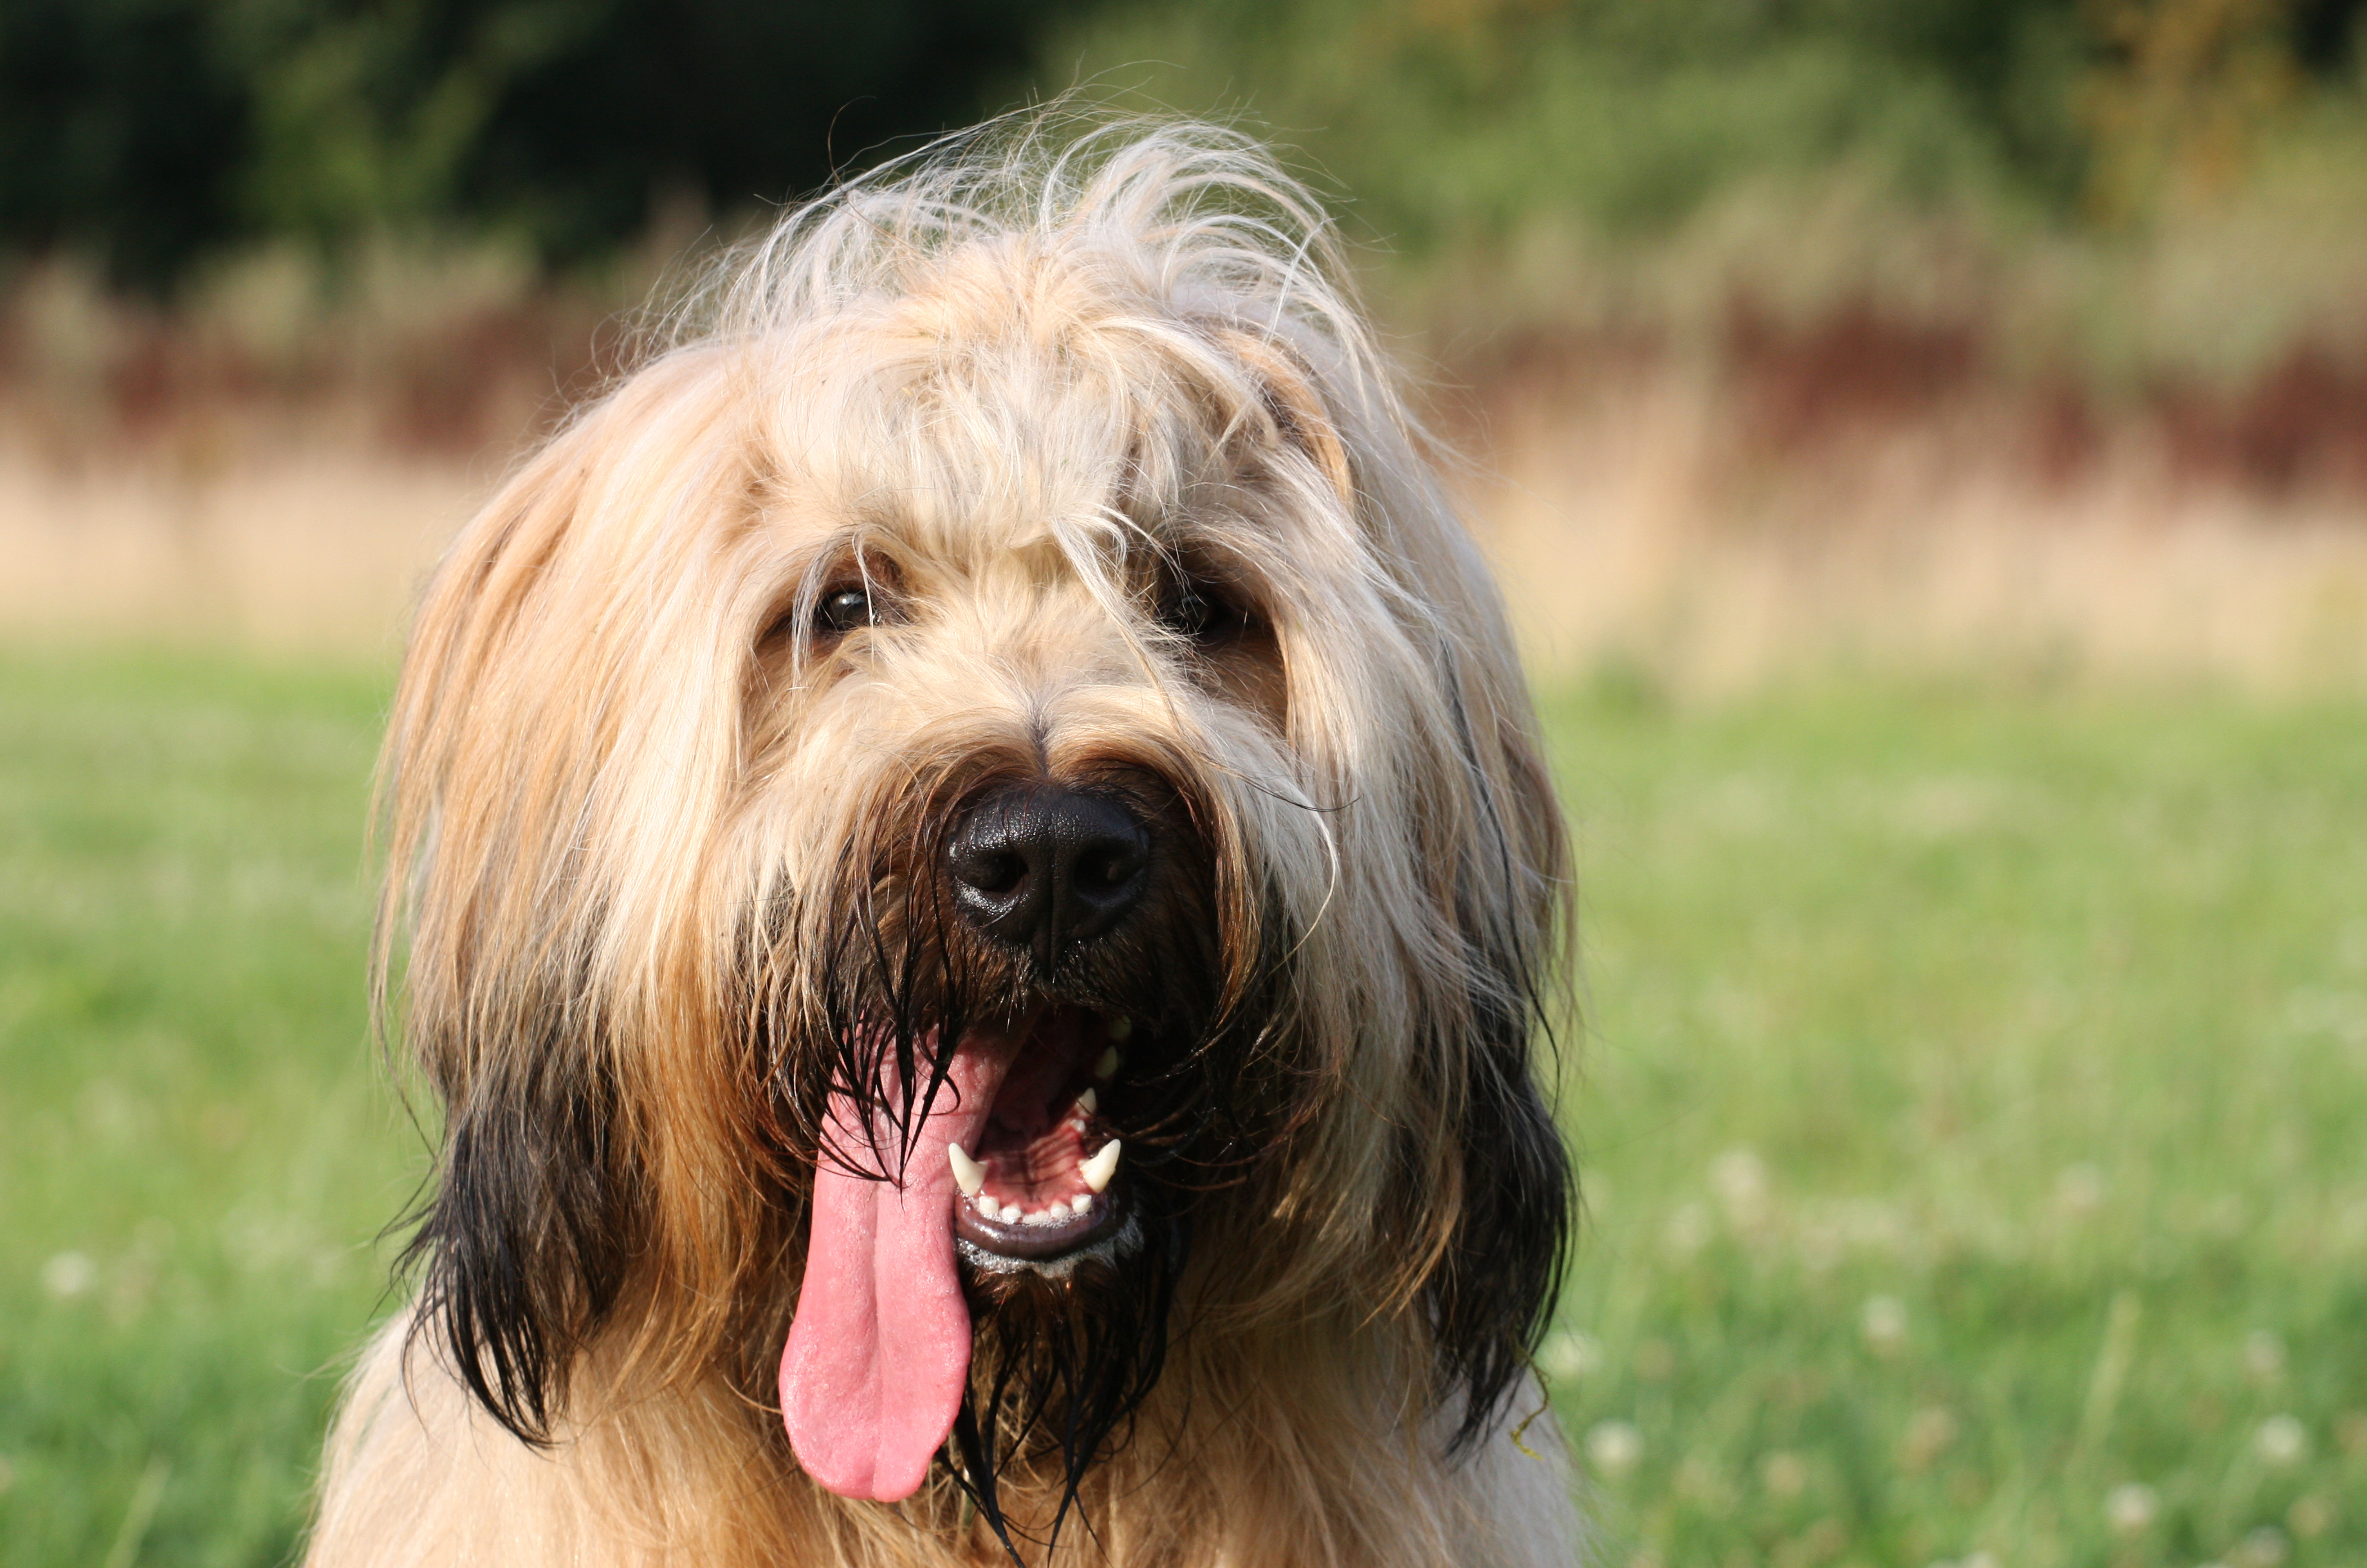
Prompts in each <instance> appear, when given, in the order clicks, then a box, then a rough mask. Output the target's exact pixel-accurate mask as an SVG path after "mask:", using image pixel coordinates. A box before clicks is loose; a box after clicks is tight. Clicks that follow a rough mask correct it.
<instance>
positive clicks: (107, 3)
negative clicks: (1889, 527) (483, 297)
mask: <svg viewBox="0 0 2367 1568" xmlns="http://www.w3.org/2000/svg"><path fill="white" fill-rule="evenodd" d="M2362 14H2367V6H2362V4H2361V0H1194V3H1191V4H1183V3H1179V0H1149V3H1145V0H870V3H868V4H866V5H863V6H839V5H831V4H825V3H822V0H491V3H484V0H479V3H475V4H470V3H467V0H0V243H6V244H9V245H10V246H11V248H14V249H16V250H18V251H20V252H22V251H33V252H40V251H43V250H53V249H58V248H66V249H70V250H74V251H77V252H80V253H83V254H85V255H90V256H96V257H98V258H100V259H102V260H103V261H104V263H105V265H106V266H107V267H108V271H109V273H110V275H111V276H112V277H113V278H115V279H116V280H117V281H118V282H120V283H130V284H134V285H138V286H140V287H142V288H144V289H146V290H150V291H159V290H164V289H165V288H166V287H168V286H170V285H171V284H173V283H174V282H176V280H178V279H179V278H182V277H184V276H185V275H186V274H187V272H188V270H189V268H190V267H191V265H192V264H193V263H196V262H198V261H200V260H202V259H203V258H205V257H207V256H210V255H212V254H216V253H220V252H223V251H226V250H236V249H239V248H243V247H246V246H249V245H252V244H255V243H256V242H259V241H264V240H269V239H285V238H289V237H294V238H300V239H303V240H306V241H309V242H311V243H312V244H316V245H318V246H320V247H322V248H323V249H324V251H327V252H330V253H334V252H335V251H337V250H339V249H340V248H343V247H345V246H347V245H349V244H350V243H351V242H352V241H354V240H355V239H356V238H357V236H368V235H369V234H371V233H376V232H382V231H389V230H391V231H396V232H419V231H423V230H425V231H434V232H445V233H460V234H464V235H469V236H474V237H484V236H487V235H491V236H493V237H496V238H499V239H503V240H505V241H509V242H513V243H523V244H524V245H525V246H526V247H527V249H529V250H530V251H531V252H532V253H533V254H534V255H536V256H538V257H539V258H540V259H541V261H543V262H544V263H546V264H553V263H556V264H567V263H571V262H576V261H580V260H582V259H583V258H585V257H587V256H596V255H599V254H601V253H603V252H605V251H608V250H611V249H613V248H614V247H615V246H617V244H619V243H620V242H623V241H625V240H627V239H628V238H629V237H630V236H632V235H634V234H636V233H640V232H641V231H642V230H643V229H644V228H646V227H648V226H650V225H651V223H652V222H653V221H654V222H658V223H659V226H662V227H663V226H664V225H665V223H666V222H674V223H675V226H676V227H679V222H678V220H679V218H680V217H681V216H682V214H683V213H685V212H689V213H692V214H694V215H696V214H703V213H708V212H717V211H722V212H730V211H733V210H739V209H742V208H745V207H747V206H749V205H751V204H753V203H755V202H757V201H760V200H778V199H785V198H787V197H790V196H793V195H795V194H797V193H798V192H799V191H802V190H806V189H810V188H812V187H816V186H819V185H820V184H821V183H823V182H824V181H825V180H827V179H828V178H829V177H830V176H831V175H832V172H833V170H834V169H840V168H844V167H845V166H848V165H855V164H860V163H861V162H862V161H863V160H864V158H865V156H866V153H870V152H871V151H873V150H876V149H878V147H880V145H881V144H882V143H884V142H891V141H894V140H895V139H899V138H905V137H910V136H912V135H916V134H925V133H928V132H934V131H938V130H941V129H945V128H947V127H949V126H953V125H957V124H961V123H964V122H967V121H969V120H972V119H977V118H979V117H980V115H982V114H985V113H988V112H991V111H992V110H994V109H995V108H1001V107H1004V106H1006V105H1007V104H1009V103H1010V102H1012V101H1014V100H1015V99H1016V98H1018V97H1022V96H1023V95H1024V94H1025V93H1026V92H1028V91H1029V90H1031V87H1032V90H1035V91H1038V92H1041V91H1059V90H1061V89H1063V88H1065V87H1067V86H1069V85H1071V84H1073V83H1075V82H1077V81H1079V80H1082V81H1084V82H1085V83H1086V85H1087V89H1088V91H1089V92H1095V93H1098V92H1101V91H1104V90H1106V89H1110V88H1137V89H1139V91H1140V93H1141V94H1142V95H1143V96H1146V97H1150V98H1152V99H1154V100H1156V101H1159V102H1161V103H1165V104H1169V105H1172V106H1174V107H1177V108H1185V109H1191V110H1195V111H1206V110H1217V111H1225V110H1229V109H1234V108H1248V109H1249V110H1250V111H1251V112H1252V113H1254V114H1255V115H1257V116H1258V117H1259V119H1261V120H1262V121H1263V123H1266V124H1269V125H1271V126H1273V127H1274V128H1275V129H1276V130H1277V131H1280V132H1281V133H1282V134H1284V135H1285V137H1287V138H1293V139H1296V140H1297V141H1299V142H1301V143H1302V144H1303V146H1304V148H1305V150H1306V151H1307V152H1308V153H1310V154H1312V155H1313V156H1315V157H1316V158H1317V159H1319V161H1320V162H1321V163H1322V165H1324V166H1325V167H1327V168H1328V169H1329V170H1331V172H1332V173H1333V174H1334V175H1335V176H1338V178H1339V180H1340V181H1341V183H1342V185H1344V186H1345V187H1347V188H1348V189H1350V190H1352V191H1353V192H1355V193H1356V195H1357V198H1358V199H1359V201H1360V202H1361V203H1362V204H1363V210H1364V212H1365V214H1366V215H1367V216H1368V217H1369V219H1370V221H1371V222H1372V224H1373V225H1374V226H1375V227H1376V228H1377V229H1378V230H1379V231H1381V232H1383V233H1386V234H1387V236H1388V237H1389V238H1390V240H1391V242H1392V243H1393V244H1395V245H1397V246H1398V247H1399V248H1400V249H1401V250H1403V251H1406V252H1409V253H1411V254H1414V255H1417V256H1421V255H1433V254H1438V253H1440V252H1442V251H1444V252H1455V251H1459V250H1462V249H1465V248H1467V247H1469V246H1471V245H1473V244H1480V245H1486V244H1494V243H1499V242H1501V241H1503V240H1504V239H1506V237H1507V236H1512V235H1516V234H1517V233H1520V232H1522V231H1523V229H1524V228H1526V227H1528V226H1530V225H1532V224H1534V223H1535V222H1537V221H1539V220H1540V219H1543V220H1545V221H1548V222H1552V221H1562V222H1575V223H1580V224H1583V225H1586V226H1588V227H1589V228H1591V229H1593V230H1596V231H1600V232H1603V233H1614V234H1615V233H1652V232H1655V231H1659V230H1666V229H1667V228H1668V227H1669V226H1670V225H1672V224H1675V223H1677V222H1682V220H1683V219H1684V218H1685V217H1686V216H1687V215H1688V214H1689V213H1691V212H1693V210H1695V209H1697V208H1699V207H1700V206H1701V205H1702V204H1703V203H1704V201H1705V200H1707V199H1710V198H1712V197H1714V196H1716V194H1718V193H1719V192H1721V191H1723V190H1725V189H1727V188H1728V187H1732V186H1734V185H1735V184H1737V183H1738V182H1743V181H1749V180H1752V179H1764V178H1766V177H1768V176H1777V177H1782V176H1787V175H1799V174H1816V173H1822V172H1828V171H1831V170H1833V169H1836V168H1845V169H1849V170H1852V171H1854V172H1855V173H1856V174H1857V175H1858V176H1861V177H1865V176H1871V177H1873V178H1874V179H1875V180H1877V181H1878V182H1879V183H1881V184H1882V185H1883V186H1885V187H1886V188H1889V189H1891V190H1893V191H1894V192H1896V193H1897V194H1898V195H1900V196H1902V197H1905V198H1907V199H1910V200H1917V201H1922V202H1926V203H1931V202H1952V203H1962V202H1965V201H1967V200H1969V201H1972V202H1975V203H1977V204H1980V205H1983V206H1985V207H1995V206H1997V205H1999V203H2002V204H2003V205H2004V207H2006V208H2007V209H2009V210H2024V211H2033V210H2034V211H2036V212H2038V213H2041V214H2044V215H2047V216H2049V217H2052V218H2055V219H2059V220H2063V221H2067V222H2091V221H2101V222H2105V223H2108V224H2110V223H2125V222H2129V221H2130V220H2132V219H2134V218H2137V217H2141V216H2142V215H2144V214H2145V213H2146V211H2148V210H2150V209H2151V207H2152V206H2153V204H2154V203H2155V202H2156V201H2157V199H2159V197H2160V196H2161V195H2162V194H2163V192H2164V191H2165V190H2166V189H2168V188H2169V187H2172V186H2175V185H2178V184H2180V183H2181V182H2184V183H2189V184H2191V183H2194V182H2196V181H2200V182H2201V183H2203V184H2204V185H2217V186H2221V187H2224V186H2226V185H2229V184H2231V183H2233V182H2235V181H2236V180H2237V178H2238V177H2239V176H2240V175H2241V172H2242V171H2243V169H2244V168H2245V166H2246V160H2247V157H2248V153H2249V152H2250V150H2251V148H2252V146H2253V144H2254V143H2255V142H2257V140H2258V138H2259V131H2260V130H2261V128H2262V127H2263V126H2265V125H2268V124H2270V123H2271V122H2273V121H2274V120H2276V119H2278V117H2280V116H2288V115H2290V114H2291V113H2292V112H2293V110H2294V109H2295V108H2296V107H2297V106H2300V105H2302V104H2304V103H2305V102H2306V101H2309V100H2312V99H2313V98H2318V97H2325V96H2327V93H2328V92H2329V91H2348V90H2349V88H2350V83H2351V77H2352V74H2353V72H2354V69H2355V64H2356V62H2355V56H2356V52H2357V51H2356V48H2355V40H2356V35H2357V33H2358V30H2359V28H2358V23H2359V20H2360V17H2361V15H2362Z"/></svg>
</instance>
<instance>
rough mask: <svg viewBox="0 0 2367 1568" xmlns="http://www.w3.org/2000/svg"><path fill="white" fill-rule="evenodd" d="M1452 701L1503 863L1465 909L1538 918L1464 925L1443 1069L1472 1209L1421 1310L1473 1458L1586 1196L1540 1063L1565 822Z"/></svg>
mask: <svg viewBox="0 0 2367 1568" xmlns="http://www.w3.org/2000/svg"><path fill="white" fill-rule="evenodd" d="M1450 668H1451V665H1450ZM1449 679H1450V682H1451V683H1452V682H1453V677H1452V676H1450V677H1449ZM1449 689H1450V690H1451V691H1453V692H1454V694H1455V702H1454V708H1455V724H1456V730H1457V735H1458V739H1459V740H1460V742H1461V744H1462V746H1463V750H1464V756H1465V757H1466V759H1467V761H1468V762H1469V764H1470V767H1471V777H1472V778H1473V783H1474V788H1475V790H1476V792H1477V796H1478V807H1479V811H1480V813H1481V816H1482V821H1483V824H1484V825H1485V828H1486V830H1487V834H1488V840H1489V850H1490V851H1491V853H1490V856H1489V858H1490V859H1491V860H1492V862H1493V864H1492V866H1490V867H1489V870H1490V871H1491V872H1492V873H1493V875H1492V876H1489V877H1479V876H1474V877H1473V878H1472V879H1471V881H1470V883H1467V886H1466V888H1465V889H1464V891H1463V892H1462V893H1461V895H1460V896H1461V897H1462V898H1464V899H1466V900H1468V899H1473V898H1478V899H1491V900H1493V899H1513V900H1518V901H1521V902H1523V903H1526V904H1527V905H1528V907H1527V908H1526V909H1524V910H1519V911H1513V912H1499V913H1500V914H1504V913H1509V918H1496V919H1489V918H1483V917H1481V916H1480V915H1478V913H1477V912H1476V911H1474V910H1473V909H1471V908H1468V907H1466V908H1463V909H1460V910H1458V912H1457V913H1458V915H1459V920H1458V924H1460V925H1461V926H1462V927H1463V930H1464V932H1465V933H1466V940H1467V943H1468V944H1469V963H1470V970H1471V973H1472V975H1473V976H1474V983H1473V985H1472V988H1471V994H1470V995H1469V997H1468V1000H1467V1006H1466V1011H1465V1016H1464V1017H1463V1019H1462V1024H1463V1027H1464V1028H1465V1029H1466V1030H1467V1038H1466V1039H1465V1040H1463V1041H1462V1042H1461V1043H1462V1049H1461V1050H1460V1051H1454V1052H1451V1053H1449V1055H1448V1058H1447V1059H1448V1060H1450V1061H1455V1062H1459V1063H1460V1064H1461V1069H1462V1081H1461V1082H1460V1083H1458V1084H1455V1085H1450V1089H1451V1091H1452V1094H1453V1098H1452V1099H1451V1101H1450V1103H1452V1104H1454V1105H1455V1106H1456V1107H1457V1108H1459V1111H1460V1116H1459V1118H1458V1120H1457V1124H1456V1126H1455V1132H1454V1138H1455V1144H1454V1147H1455V1154H1456V1158H1457V1160H1458V1161H1459V1163H1460V1166H1461V1176H1462V1181H1461V1198H1462V1202H1461V1204H1460V1205H1459V1207H1458V1210H1457V1213H1456V1218H1455V1228H1454V1231H1453V1233H1452V1234H1451V1235H1450V1237H1449V1238H1448V1243H1447V1247H1446V1251H1445V1256H1444V1257H1443V1258H1442V1259H1441V1260H1440V1265H1439V1267H1438V1268H1437V1270H1436V1272H1435V1273H1433V1275H1432V1277H1431V1278H1430V1280H1429V1281H1428V1283H1427V1285H1426V1288H1425V1295H1426V1302H1427V1305H1428V1307H1429V1309H1430V1316H1431V1324H1432V1331H1433V1336H1434V1338H1433V1344H1434V1345H1435V1346H1436V1356H1437V1358H1438V1363H1439V1369H1440V1371H1441V1372H1442V1373H1443V1374H1444V1383H1445V1385H1446V1386H1447V1387H1448V1388H1449V1389H1452V1390H1459V1391H1460V1392H1461V1393H1462V1395H1463V1404H1462V1415H1461V1419H1460V1421H1459V1423H1458V1424H1457V1426H1456V1428H1455V1435H1454V1437H1453V1440H1452V1443H1451V1445H1450V1446H1451V1447H1452V1448H1454V1449H1468V1448H1469V1447H1470V1446H1472V1445H1473V1444H1475V1443H1476V1442H1478V1440H1479V1439H1481V1438H1482V1437H1485V1436H1486V1435H1487V1434H1488V1433H1489V1431H1490V1430H1492V1429H1493V1428H1494V1426H1495V1425H1496V1421H1497V1418H1498V1415H1500V1413H1501V1410H1502V1408H1503V1405H1504V1403H1505V1402H1506V1401H1507V1400H1508V1399H1510V1398H1511V1396H1512V1392H1513V1391H1514V1390H1515V1389H1516V1388H1518V1386H1519V1384H1520V1381H1521V1378H1522V1376H1523V1373H1524V1372H1525V1371H1526V1370H1527V1369H1528V1368H1529V1367H1530V1366H1531V1365H1532V1364H1533V1357H1534V1352H1535V1348H1536V1344H1537V1340H1538V1338H1539V1336H1540V1335H1543V1334H1544V1332H1545V1329H1546V1324H1548V1323H1550V1322H1551V1321H1552V1317H1553V1308H1554V1302H1555V1300H1556V1298H1557V1296H1558V1295H1559V1294H1560V1290H1561V1281H1562V1274H1563V1270H1564V1269H1565V1267H1567V1265H1568V1263H1569V1248H1570V1241H1571V1227H1572V1223H1573V1216H1574V1214H1575V1212H1576V1208H1577V1199H1578V1181H1577V1173H1576V1171H1575V1170H1574V1169H1573V1168H1572V1166H1571V1164H1570V1159H1569V1149H1568V1146H1567V1145H1566V1144H1564V1142H1562V1135H1561V1129H1560V1128H1559V1127H1558V1126H1557V1124H1556V1123H1555V1120H1554V1116H1553V1110H1552V1108H1551V1107H1550V1106H1548V1105H1547V1104H1546V1098H1545V1096H1544V1095H1543V1094H1542V1093H1541V1092H1540V1091H1539V1089H1538V1085H1537V1080H1536V1063H1535V1055H1536V1052H1535V1049H1534V1047H1533V1041H1535V1040H1536V1039H1538V1038H1539V1037H1542V1038H1543V1039H1544V1040H1546V1044H1547V1046H1548V1047H1549V1048H1550V1046H1551V1045H1552V1042H1553V1019H1552V1017H1551V1016H1550V1012H1549V1008H1548V1001H1549V998H1550V997H1552V996H1553V995H1554V994H1557V989H1556V988H1557V983H1558V976H1557V972H1556V966H1557V965H1558V964H1559V963H1560V962H1561V961H1562V955H1563V948H1562V944H1561V942H1560V940H1559V939H1558V938H1559V937H1560V936H1561V935H1562V933H1563V929H1564V928H1565V927H1566V917H1567V915H1568V913H1569V908H1568V904H1567V903H1566V900H1567V898H1568V881H1567V877H1566V868H1567V866H1568V863H1569V850H1568V845H1567V841H1566V840H1565V839H1564V837H1563V836H1562V827H1561V812H1560V808H1559V805H1558V803H1557V801H1556V798H1555V794H1554V788H1553V781H1552V779H1551V778H1550V777H1549V776H1548V775H1547V773H1546V770H1545V767H1544V765H1543V763H1542V761H1541V760H1540V759H1539V758H1538V757H1537V756H1536V755H1535V751H1534V750H1533V749H1532V746H1531V745H1530V744H1529V742H1528V740H1527V738H1526V737H1525V736H1524V735H1523V734H1522V733H1520V732H1519V731H1518V730H1517V729H1515V730H1512V731H1509V732H1507V731H1505V730H1502V729H1501V728H1500V729H1499V730H1498V733H1497V735H1496V737H1495V741H1496V747H1495V748H1491V749H1496V748H1501V749H1500V751H1499V755H1500V756H1501V758H1502V760H1503V763H1504V765H1505V766H1504V775H1505V778H1506V782H1505V784H1504V785H1502V786H1501V787H1500V786H1496V785H1493V784H1491V783H1490V782H1489V780H1488V772H1487V770H1486V769H1483V768H1482V767H1480V766H1479V763H1478V757H1479V747H1480V743H1479V741H1478V738H1477V737H1476V736H1475V735H1474V733H1473V730H1472V723H1471V713H1470V708H1469V706H1468V704H1467V701H1466V699H1465V697H1464V693H1463V690H1462V688H1461V687H1460V685H1459V683H1454V684H1450V687H1449ZM1473 884H1477V886H1474V885H1473ZM1524 916H1525V917H1524ZM1557 917H1561V918H1560V919H1559V920H1557Z"/></svg>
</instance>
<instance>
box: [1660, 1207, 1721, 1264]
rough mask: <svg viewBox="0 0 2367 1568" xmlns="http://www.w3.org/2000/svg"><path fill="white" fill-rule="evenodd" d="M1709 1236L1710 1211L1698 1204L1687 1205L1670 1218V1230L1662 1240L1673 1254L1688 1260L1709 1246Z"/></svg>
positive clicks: (1664, 1233)
mask: <svg viewBox="0 0 2367 1568" xmlns="http://www.w3.org/2000/svg"><path fill="white" fill-rule="evenodd" d="M1709 1236H1710V1219H1709V1210H1707V1209H1704V1208H1703V1207H1702V1206H1701V1205H1700V1204H1698V1203H1686V1204H1681V1205H1680V1206H1679V1207H1678V1209H1677V1211H1676V1212H1675V1213H1673V1214H1671V1215H1670V1216H1669V1225H1668V1229H1667V1230H1666V1231H1664V1232H1663V1233H1661V1237H1660V1239H1661V1241H1662V1243H1663V1244H1666V1245H1667V1247H1668V1249H1669V1251H1670V1253H1671V1254H1673V1255H1674V1256H1678V1257H1680V1258H1687V1257H1691V1256H1693V1254H1695V1253H1697V1252H1699V1251H1701V1249H1702V1248H1704V1247H1705V1246H1707V1245H1708V1244H1709Z"/></svg>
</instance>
